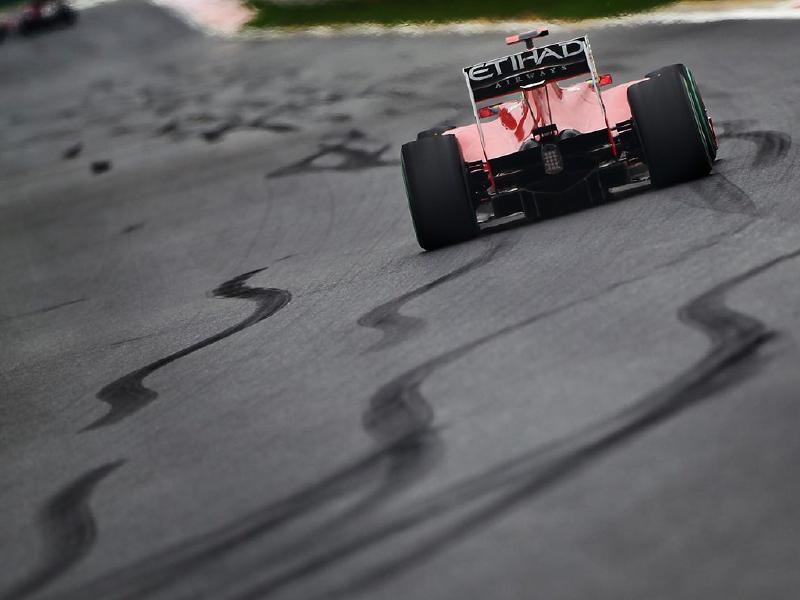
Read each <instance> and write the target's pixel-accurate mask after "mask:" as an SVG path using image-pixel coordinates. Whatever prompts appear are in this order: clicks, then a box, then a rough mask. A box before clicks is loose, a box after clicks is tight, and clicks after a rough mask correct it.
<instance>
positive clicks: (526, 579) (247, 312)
mask: <svg viewBox="0 0 800 600" xmlns="http://www.w3.org/2000/svg"><path fill="white" fill-rule="evenodd" d="M798 27H800V25H798V23H797V22H779V21H775V22H749V23H747V22H723V23H715V24H709V25H672V26H646V27H639V28H625V29H622V28H619V29H614V28H610V29H604V30H599V31H594V32H592V33H591V37H592V41H593V45H594V48H595V53H596V55H597V57H598V61H599V63H600V67H601V69H603V70H608V71H612V72H613V73H614V75H615V77H617V79H618V80H620V81H621V80H625V79H628V78H634V77H638V76H640V75H641V74H643V73H645V72H647V71H649V70H651V69H653V68H656V67H659V66H662V65H666V64H671V63H674V62H677V61H684V62H686V63H687V64H689V65H690V66H692V67H693V68H694V70H695V73H696V75H697V77H698V79H699V81H700V82H701V86H702V87H703V91H704V94H705V97H706V101H707V103H708V104H709V105H710V107H711V109H712V111H713V114H714V116H715V119H716V121H717V124H718V130H719V132H720V134H721V149H720V160H719V162H718V163H717V165H716V167H715V169H714V174H713V175H712V176H710V177H709V178H707V179H704V180H702V181H698V182H694V183H690V184H686V185H681V186H678V187H676V188H673V189H668V190H660V191H646V192H644V193H641V194H636V195H632V196H629V197H626V198H622V199H619V201H616V202H612V203H610V204H607V205H605V206H602V207H599V208H596V209H593V210H588V211H584V212H578V213H574V214H571V215H569V216H566V217H563V218H560V219H555V220H549V221H545V222H542V223H539V224H535V225H531V226H524V227H516V228H512V229H508V230H506V231H503V232H500V233H496V234H494V235H489V236H484V237H482V238H480V239H478V240H475V241H474V242H471V243H467V244H463V245H461V246H458V247H455V248H451V249H447V250H443V251H438V252H435V253H430V254H423V253H421V252H420V251H419V249H418V247H417V246H416V243H415V241H414V239H413V234H412V229H411V225H410V222H409V218H408V215H407V212H406V206H405V201H404V195H403V188H402V182H401V176H400V172H399V169H398V164H397V157H398V154H399V147H400V145H401V143H403V142H404V141H406V140H408V139H411V138H412V137H413V136H414V134H415V133H416V132H417V131H418V130H420V129H424V128H426V127H428V126H432V125H435V124H437V123H440V122H444V121H449V120H456V121H460V120H466V119H467V118H468V109H467V105H466V98H465V94H464V90H463V89H462V88H463V80H462V79H461V78H460V75H459V70H458V69H459V68H460V67H461V66H463V65H465V64H471V63H472V62H476V61H478V60H481V59H483V58H485V57H487V56H492V55H496V54H498V53H501V52H503V51H504V48H503V46H502V40H500V39H498V37H497V35H481V36H471V37H466V36H457V35H445V34H436V35H430V36H424V37H417V38H412V37H403V36H395V35H386V36H383V37H353V38H341V37H338V38H328V39H325V38H311V39H284V40H277V41H260V42H257V41H250V42H238V41H224V40H215V39H210V38H207V37H204V36H203V35H202V34H200V33H197V32H195V31H192V30H190V29H189V28H187V27H186V26H185V25H183V24H182V23H180V22H179V21H177V20H175V19H174V18H173V17H171V16H169V15H168V14H166V13H164V12H162V11H160V10H159V9H156V8H153V7H151V6H149V5H147V4H144V3H139V2H133V1H124V2H120V3H117V4H113V5H103V6H100V7H97V8H94V9H91V10H89V11H87V12H85V13H84V14H83V15H82V21H81V23H80V25H79V26H78V27H76V28H75V29H73V30H65V31H57V32H52V33H49V34H47V35H41V36H38V37H36V38H33V39H30V40H16V39H12V40H9V41H7V42H6V44H4V45H3V46H2V47H0V83H1V84H2V94H1V95H0V119H2V125H1V127H2V140H0V181H1V182H2V187H1V188H0V273H1V274H2V275H1V276H0V280H1V281H2V286H0V314H1V315H2V316H0V339H1V340H2V344H1V345H0V365H1V366H2V376H1V377H2V381H0V385H1V386H2V388H1V389H2V403H0V423H1V424H0V427H1V429H0V515H2V518H1V521H0V522H1V523H2V525H1V526H0V548H2V561H0V598H2V599H3V600H11V599H15V600H18V599H21V598H134V597H142V596H148V597H158V598H162V597H163V598H195V597H206V598H232V599H246V598H310V599H323V598H325V599H327V598H369V599H378V598H380V599H383V598H386V599H399V598H403V599H405V598H425V599H430V600H434V599H463V598H492V599H493V600H504V599H520V598H525V599H529V598H546V599H584V598H593V599H597V598H608V599H614V600H618V599H619V598H648V599H655V598H664V599H670V600H674V599H675V598H704V599H707V598H726V599H728V598H793V597H796V596H797V591H798V590H800V554H798V547H797V540H798V536H800V477H798V465H799V464H800V435H798V430H799V429H800V402H798V400H800V399H799V398H798V390H799V389H800V369H799V368H798V365H800V352H798V347H797V338H798V334H800V286H798V281H799V280H800V276H798V273H799V272H800V271H799V269H800V226H798V224H799V222H800V198H799V197H798V189H800V174H798V169H797V164H798V157H797V146H796V145H795V144H793V140H794V139H795V138H796V136H797V126H796V123H797V122H798V117H800V105H798V101H797V98H798V97H800V76H798V70H797V60H798V53H797V50H796V44H795V42H796V40H797V37H798V33H799V32H800V31H799V30H798ZM565 35H568V34H565ZM69 157H71V158H69ZM97 161H110V163H109V164H107V165H99V168H97V169H96V170H98V171H103V166H106V167H110V168H109V169H107V170H106V171H105V172H99V173H95V172H93V170H92V168H91V165H92V163H94V162H97Z"/></svg>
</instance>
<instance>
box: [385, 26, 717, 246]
mask: <svg viewBox="0 0 800 600" xmlns="http://www.w3.org/2000/svg"><path fill="white" fill-rule="evenodd" d="M547 33H548V32H547V31H546V30H540V31H531V32H528V33H524V34H520V35H515V36H511V37H509V38H507V39H506V43H507V44H509V45H510V44H516V43H521V42H523V43H525V45H526V47H527V50H525V51H523V52H521V53H518V54H512V55H509V56H504V57H501V58H497V59H494V60H490V61H487V62H482V63H479V64H477V65H473V66H471V67H467V68H466V69H464V73H463V74H464V78H465V80H466V83H467V89H468V90H469V95H470V101H471V103H472V109H473V113H474V118H475V123H472V124H470V125H466V126H463V127H453V126H443V127H439V128H436V129H431V130H427V131H423V132H421V133H420V134H419V135H418V136H417V140H416V141H413V142H409V143H407V144H405V145H403V147H402V150H401V158H402V170H403V177H404V180H405V185H406V193H407V196H408V204H409V209H410V212H411V217H412V221H413V224H414V229H415V232H416V235H417V240H418V242H419V244H420V246H422V248H424V249H425V250H433V249H436V248H441V247H443V246H448V245H451V244H456V243H459V242H462V241H465V240H468V239H470V238H473V237H475V236H476V235H477V234H478V233H479V232H480V231H481V230H482V229H485V228H488V227H491V226H492V225H497V224H500V223H507V222H510V221H514V220H524V219H531V220H534V219H538V218H543V217H547V216H553V215H557V214H562V213H564V212H569V210H573V209H575V208H579V207H582V206H586V205H591V204H599V203H602V202H603V201H605V200H606V199H607V198H608V197H609V191H610V190H611V189H613V188H620V187H623V186H626V185H629V184H635V183H642V184H644V183H646V182H647V181H649V182H650V184H651V185H653V186H656V187H664V186H669V185H673V184H676V183H680V182H683V181H688V180H691V179H695V178H697V177H701V176H703V175H707V174H708V173H709V172H710V171H711V167H712V165H713V163H714V161H715V159H716V155H717V139H716V134H715V132H714V125H713V122H712V120H711V117H710V115H709V113H708V111H707V110H706V107H705V104H704V103H703V99H702V97H701V95H700V90H699V88H698V86H697V82H696V81H695V79H694V77H693V75H692V72H691V71H690V70H689V69H688V68H686V67H685V66H684V65H682V64H675V65H671V66H667V67H663V68H661V69H658V70H656V71H653V72H651V73H648V74H647V75H645V78H644V79H640V80H637V81H632V82H628V83H624V84H622V85H618V86H616V87H613V88H610V89H607V90H605V91H601V88H605V87H608V86H610V85H611V84H612V83H613V82H612V78H611V75H601V74H600V73H599V72H598V70H597V67H596V65H595V61H594V57H593V55H592V50H591V46H590V44H589V40H588V38H587V37H585V36H584V37H579V38H576V39H572V40H568V41H566V42H560V43H557V44H551V45H547V46H541V47H535V46H534V43H533V40H535V39H536V38H540V37H543V36H545V35H547ZM586 75H589V76H590V79H589V80H588V81H586V80H583V81H580V82H579V83H577V84H573V85H570V86H567V87H562V86H561V85H559V82H560V81H564V80H567V79H575V78H577V77H581V76H586Z"/></svg>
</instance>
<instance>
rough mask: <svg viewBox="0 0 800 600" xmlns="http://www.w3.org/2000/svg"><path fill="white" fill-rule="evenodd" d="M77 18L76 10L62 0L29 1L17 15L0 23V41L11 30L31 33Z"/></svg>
mask: <svg viewBox="0 0 800 600" xmlns="http://www.w3.org/2000/svg"><path fill="white" fill-rule="evenodd" d="M77 20H78V13H77V11H76V10H75V9H73V8H72V7H71V6H69V4H67V2H65V1H64V0H50V1H43V0H39V1H34V2H29V3H28V4H27V5H26V6H25V7H24V8H23V9H22V12H21V13H20V14H19V15H17V16H16V17H12V18H9V19H6V20H4V21H3V22H2V23H0V41H2V38H4V37H5V36H6V35H8V34H10V33H12V32H16V33H19V34H21V35H31V34H33V33H37V32H39V31H43V30H45V29H50V28H53V27H64V26H69V25H73V24H74V23H75V21H77Z"/></svg>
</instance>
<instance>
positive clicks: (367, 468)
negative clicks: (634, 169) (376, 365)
mask: <svg viewBox="0 0 800 600" xmlns="http://www.w3.org/2000/svg"><path fill="white" fill-rule="evenodd" d="M467 351H468V349H467V348H466V347H464V348H459V349H458V350H456V351H453V352H449V353H447V354H445V355H442V356H440V357H438V358H436V359H434V360H432V361H429V362H426V363H423V364H422V365H420V366H418V367H416V368H414V369H411V370H410V371H407V372H405V373H403V374H401V375H400V376H398V377H396V378H395V379H393V380H392V381H390V382H389V383H387V384H386V385H384V386H382V387H381V388H380V389H379V390H377V391H376V392H375V394H374V395H373V396H372V398H371V399H370V401H369V403H368V406H367V408H366V410H365V411H364V414H363V415H362V424H363V427H364V429H365V431H366V432H367V433H368V434H369V435H370V436H371V437H372V438H373V439H374V440H375V442H376V445H377V448H376V450H374V451H373V452H371V453H369V454H367V455H366V456H364V457H363V458H361V459H359V460H357V461H354V462H353V463H352V464H350V465H348V466H346V467H344V468H342V469H340V470H338V471H336V472H335V473H333V474H331V475H329V476H328V477H326V478H324V479H323V480H322V481H320V482H318V483H316V484H314V485H311V486H309V487H307V488H305V489H303V490H301V491H299V492H296V493H294V494H292V495H290V496H288V497H287V498H285V499H283V500H281V501H278V502H275V503H271V504H268V505H265V506H264V507H262V508H260V509H258V510H255V511H253V512H251V513H249V514H247V515H245V516H243V517H239V518H237V519H235V520H233V521H231V522H229V523H227V524H226V525H225V526H223V527H221V528H219V529H217V530H214V531H211V532H208V533H205V534H203V535H200V536H197V537H194V538H191V539H189V540H187V541H185V542H183V543H181V544H178V545H175V546H173V547H170V548H167V549H165V550H163V551H161V552H158V553H156V554H154V555H151V556H150V557H147V558H145V559H144V560H141V561H139V562H137V563H134V564H132V565H130V566H128V567H125V568H123V569H120V570H118V571H115V572H112V573H110V574H108V575H106V576H104V577H102V578H100V579H97V580H95V581H93V582H91V583H89V584H88V585H85V586H82V587H81V588H78V589H76V590H73V591H71V592H68V593H66V594H64V595H61V596H60V598H61V599H62V600H65V599H74V600H78V599H83V598H106V599H116V598H119V599H122V598H136V597H141V596H144V595H147V594H150V593H153V592H156V591H159V590H162V589H168V588H169V587H170V586H172V585H175V584H177V583H179V582H180V580H181V578H182V577H185V576H188V575H191V574H193V573H197V572H201V570H202V569H203V568H206V567H208V566H210V565H212V564H214V563H215V562H217V561H218V560H219V559H220V557H223V556H225V555H227V554H230V553H232V552H234V551H236V550H237V549H240V548H242V547H244V546H247V545H248V544H252V543H255V542H257V541H259V540H262V539H263V538H264V537H265V536H266V535H268V534H269V533H271V532H272V531H274V530H276V529H277V528H279V527H282V526H285V525H287V524H289V523H291V522H293V521H297V520H300V519H301V518H303V517H305V516H307V515H311V514H314V513H315V511H320V510H323V509H325V508H326V507H328V506H330V505H332V504H333V503H335V502H341V501H342V500H343V499H347V498H349V497H350V496H354V495H358V494H359V493H364V496H363V497H362V498H361V499H358V500H357V501H356V502H354V503H353V504H352V505H351V506H350V507H349V508H347V509H345V510H344V512H342V513H340V514H337V515H335V517H333V518H332V519H330V520H329V521H327V522H324V523H322V524H321V525H320V526H319V527H317V528H315V529H313V530H312V531H311V532H310V533H308V534H307V535H306V536H303V537H302V538H301V539H297V540H293V541H292V542H290V544H289V545H287V546H284V547H280V548H276V549H273V550H271V551H269V552H266V553H263V555H259V570H264V568H265V565H266V566H273V565H275V564H278V565H280V564H281V563H282V562H284V561H287V560H290V559H297V558H302V556H303V555H304V554H305V553H306V552H307V551H308V548H309V547H313V546H314V545H315V544H319V543H321V542H322V541H323V540H326V539H328V540H330V539H334V540H335V539H338V536H339V535H340V531H341V530H342V529H344V528H345V527H346V526H348V525H352V524H353V523H354V522H358V521H359V520H360V519H362V518H363V517H364V515H366V514H368V513H369V512H370V511H374V510H375V509H376V508H378V507H379V506H380V505H382V504H383V503H384V502H386V501H387V500H390V499H391V498H392V497H394V495H395V494H396V493H397V492H398V491H400V490H401V489H404V488H406V487H408V486H410V485H411V484H413V483H414V482H416V481H418V480H419V479H420V478H421V477H423V476H424V475H425V474H426V473H427V472H428V471H429V470H430V469H431V467H432V466H433V465H434V464H435V463H436V461H437V458H438V457H439V456H440V455H441V442H440V440H439V438H438V432H437V431H436V430H435V429H434V428H433V427H432V423H433V420H434V412H433V409H432V407H431V406H430V405H429V404H428V402H427V400H426V399H425V398H424V397H423V396H422V394H421V393H420V391H419V386H420V384H421V383H422V381H423V380H424V379H425V378H426V377H428V376H429V375H430V373H432V372H433V371H434V370H436V369H437V368H440V367H441V366H443V365H444V364H446V363H448V362H452V361H454V360H455V359H457V358H458V357H460V356H462V355H463V354H465V353H466V352H467ZM284 577H285V578H286V579H287V580H286V582H287V583H289V582H290V581H291V580H292V579H293V575H292V573H291V572H289V573H288V574H287V575H284ZM277 587H281V585H280V584H278V586H277Z"/></svg>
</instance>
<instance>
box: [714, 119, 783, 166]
mask: <svg viewBox="0 0 800 600" xmlns="http://www.w3.org/2000/svg"><path fill="white" fill-rule="evenodd" d="M746 124H749V122H748V121H724V122H722V123H720V124H719V125H720V127H721V129H722V132H721V133H720V134H719V136H718V137H719V139H720V140H726V139H733V140H744V141H747V142H751V143H753V144H755V146H756V153H755V156H754V157H753V162H752V166H753V167H767V166H770V165H771V164H773V163H775V162H776V161H778V160H780V159H782V158H784V157H785V156H786V155H787V154H788V153H789V150H790V149H791V147H792V136H790V135H789V134H787V133H784V132H782V131H774V130H746V129H744V125H746Z"/></svg>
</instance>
